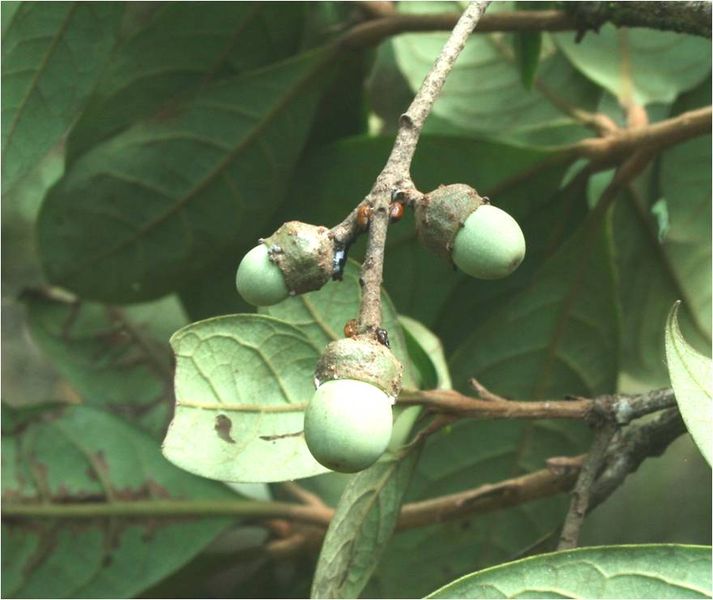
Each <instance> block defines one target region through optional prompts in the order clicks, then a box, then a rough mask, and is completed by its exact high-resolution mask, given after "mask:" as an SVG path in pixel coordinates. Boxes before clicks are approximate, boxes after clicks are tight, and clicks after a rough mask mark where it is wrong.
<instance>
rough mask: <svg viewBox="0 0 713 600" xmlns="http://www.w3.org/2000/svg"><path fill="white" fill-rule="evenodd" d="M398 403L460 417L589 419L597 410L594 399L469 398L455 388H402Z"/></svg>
mask: <svg viewBox="0 0 713 600" xmlns="http://www.w3.org/2000/svg"><path fill="white" fill-rule="evenodd" d="M398 403H399V404H404V405H410V404H419V405H423V406H425V407H427V408H428V409H430V410H432V411H434V412H438V413H444V414H448V415H452V416H457V417H459V418H472V419H576V420H585V421H587V420H589V419H591V418H592V415H593V413H594V412H595V411H596V401H595V400H587V399H581V400H544V401H532V402H530V401H517V400H505V399H503V398H494V397H488V399H487V400H482V399H480V398H472V397H470V396H466V395H464V394H461V393H459V392H456V391H454V390H421V391H404V392H402V393H401V395H400V396H399V398H398Z"/></svg>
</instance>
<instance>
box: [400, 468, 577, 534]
mask: <svg viewBox="0 0 713 600" xmlns="http://www.w3.org/2000/svg"><path fill="white" fill-rule="evenodd" d="M581 461H582V457H579V464H577V463H576V462H574V461H573V462H572V468H570V469H568V470H556V469H541V470H539V471H535V472H534V473H528V474H527V475H522V476H521V477H514V478H512V479H508V480H506V481H501V482H499V483H495V484H486V485H482V486H479V487H477V488H474V489H472V490H466V491H464V492H459V493H457V494H449V495H447V496H440V497H438V498H433V499H430V500H424V501H422V502H410V503H408V504H405V505H404V506H403V508H402V509H401V516H400V517H399V522H398V526H397V527H398V528H399V529H411V528H413V527H422V526H425V525H431V524H433V523H440V522H443V521H449V520H453V519H458V518H461V517H464V516H467V515H473V514H479V515H480V514H484V513H487V512H491V511H494V510H500V509H504V508H507V507H510V506H516V505H518V504H524V503H525V502H529V501H531V500H536V499H537V498H543V497H546V496H553V495H555V494H559V493H562V492H565V491H567V490H568V489H570V488H571V487H572V484H574V482H575V479H576V477H577V473H578V472H579V467H580V466H581Z"/></svg>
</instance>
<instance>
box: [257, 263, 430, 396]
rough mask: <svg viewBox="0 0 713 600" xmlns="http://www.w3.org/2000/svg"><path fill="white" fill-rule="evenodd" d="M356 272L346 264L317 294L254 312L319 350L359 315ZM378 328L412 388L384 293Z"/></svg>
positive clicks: (405, 355) (403, 348)
mask: <svg viewBox="0 0 713 600" xmlns="http://www.w3.org/2000/svg"><path fill="white" fill-rule="evenodd" d="M359 268H360V265H359V264H358V263H356V262H354V261H353V260H350V261H348V262H347V264H346V267H345V269H344V278H343V279H342V281H340V282H339V281H337V282H329V283H327V284H326V285H325V286H324V287H323V288H322V289H321V290H318V291H316V292H310V293H308V294H300V295H299V296H295V297H293V298H288V299H287V300H284V301H283V302H280V303H279V304H275V305H273V306H267V307H263V308H260V309H258V312H259V313H262V314H266V315H270V316H271V317H275V318H276V319H280V320H281V321H284V322H286V323H290V324H292V325H294V326H295V327H298V328H299V329H300V330H301V331H302V332H303V333H304V334H305V335H306V336H307V337H308V338H309V340H310V341H311V342H312V343H313V345H314V346H315V348H319V349H320V350H321V349H323V348H324V347H325V346H326V345H327V344H328V343H329V342H331V341H333V340H338V339H341V338H343V337H344V325H345V323H346V322H347V321H349V320H350V319H354V318H356V316H357V315H358V314H359V303H360V302H361V294H362V292H361V286H360V285H359ZM381 324H382V327H383V328H384V329H386V331H387V332H388V334H389V343H390V344H391V350H392V352H393V353H394V355H395V356H396V358H398V359H399V360H400V361H401V363H402V364H403V365H404V386H405V387H415V385H416V384H415V381H414V374H413V367H412V365H411V361H410V360H409V355H408V352H407V351H406V342H405V340H404V334H403V330H402V328H401V324H400V323H399V321H398V318H397V315H396V310H395V309H394V305H393V304H392V302H391V299H390V298H389V297H388V295H387V294H386V292H382V305H381Z"/></svg>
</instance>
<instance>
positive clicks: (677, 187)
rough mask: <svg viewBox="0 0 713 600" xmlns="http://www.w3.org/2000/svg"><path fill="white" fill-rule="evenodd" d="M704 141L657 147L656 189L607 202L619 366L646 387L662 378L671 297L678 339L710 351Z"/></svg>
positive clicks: (708, 149) (706, 152)
mask: <svg viewBox="0 0 713 600" xmlns="http://www.w3.org/2000/svg"><path fill="white" fill-rule="evenodd" d="M709 90H710V85H708V86H707V90H704V92H705V95H704V96H703V98H701V100H702V101H706V102H710V99H709V98H708V99H706V96H707V95H708V94H709ZM681 108H683V107H681ZM710 140H711V138H710V137H709V136H706V137H702V138H697V139H693V140H690V141H688V142H686V143H684V144H679V145H677V146H675V147H673V148H671V149H669V150H667V151H666V152H664V153H663V154H662V155H661V159H660V169H659V173H658V182H657V183H658V190H657V189H654V190H653V193H651V194H649V195H647V196H644V195H641V194H639V195H634V194H631V193H628V194H624V195H622V197H621V198H620V199H619V201H618V202H617V204H616V205H615V212H614V234H615V242H616V253H617V262H618V264H617V267H618V270H619V273H620V277H619V279H620V284H619V286H620V292H619V293H620V298H621V300H620V302H621V307H622V324H623V328H622V367H623V369H624V370H625V371H626V373H627V374H629V375H632V376H633V377H634V378H636V379H638V380H640V381H642V382H643V383H644V384H645V385H646V386H648V387H655V386H665V385H668V377H667V374H666V369H665V357H664V339H663V335H662V331H661V328H662V326H663V324H664V322H665V321H666V316H667V314H668V312H669V310H670V307H671V305H672V304H673V303H674V302H675V301H676V300H679V299H681V300H683V305H682V306H681V310H680V312H679V318H680V323H681V328H682V330H683V332H684V335H685V337H686V339H687V340H688V341H689V343H690V344H691V345H692V346H693V347H694V348H695V349H696V350H698V351H700V352H705V353H706V354H709V353H710V346H711V228H710V220H711V201H710V199H711V173H710V168H709V165H710V161H711V145H710V143H711V142H710ZM661 197H663V198H664V199H665V202H666V208H667V213H668V221H669V226H668V231H667V232H666V235H665V236H663V238H662V239H661V238H660V236H659V226H658V222H657V220H656V219H655V217H654V216H653V215H652V214H651V210H652V207H653V205H654V203H655V202H657V201H658V200H659V199H660V198H661Z"/></svg>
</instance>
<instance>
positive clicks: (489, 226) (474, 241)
mask: <svg viewBox="0 0 713 600" xmlns="http://www.w3.org/2000/svg"><path fill="white" fill-rule="evenodd" d="M524 257H525V236H523V234H522V230H521V229H520V226H519V225H518V224H517V221H516V220H515V219H513V218H512V217H511V216H510V215H509V214H508V213H506V212H505V211H504V210H501V209H499V208H497V207H496V206H493V205H491V204H483V205H481V206H479V207H478V208H477V209H476V210H474V211H473V212H472V213H471V214H470V216H469V217H468V218H467V219H466V220H465V223H464V224H463V227H462V228H461V230H460V231H459V232H458V233H457V234H456V237H455V240H454V242H453V251H452V254H451V258H452V259H453V262H454V263H455V264H456V266H457V267H458V268H459V269H461V270H462V271H463V272H464V273H467V274H468V275H470V276H471V277H479V278H480V279H500V278H501V277H506V276H508V275H510V273H512V272H513V271H514V270H515V269H516V268H517V267H518V266H519V265H520V263H521V262H522V259H523V258H524Z"/></svg>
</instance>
